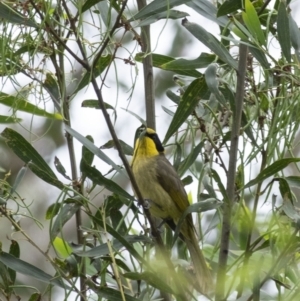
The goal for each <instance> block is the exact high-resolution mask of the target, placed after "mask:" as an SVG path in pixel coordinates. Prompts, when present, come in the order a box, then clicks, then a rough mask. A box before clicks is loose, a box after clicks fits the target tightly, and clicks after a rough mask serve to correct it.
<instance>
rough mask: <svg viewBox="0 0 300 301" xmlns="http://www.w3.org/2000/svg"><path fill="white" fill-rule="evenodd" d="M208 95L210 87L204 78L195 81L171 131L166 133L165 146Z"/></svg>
mask: <svg viewBox="0 0 300 301" xmlns="http://www.w3.org/2000/svg"><path fill="white" fill-rule="evenodd" d="M207 95H208V87H207V85H206V82H205V80H204V78H203V77H202V78H198V79H195V80H194V81H193V82H192V83H191V84H190V85H189V86H188V88H187V89H186V90H185V92H184V94H183V96H182V101H181V102H180V103H179V106H178V108H177V110H176V112H175V115H174V117H173V119H172V121H171V124H170V126H169V129H168V131H167V133H166V136H165V139H164V142H163V144H165V143H166V142H167V141H168V140H169V139H170V137H171V136H172V135H173V134H174V133H175V132H176V131H177V130H178V129H179V127H180V126H181V125H182V124H183V123H184V122H185V121H186V120H187V118H188V117H189V116H190V114H191V113H192V112H193V111H194V109H195V107H196V106H197V104H198V103H199V101H200V99H201V98H203V97H205V96H207Z"/></svg>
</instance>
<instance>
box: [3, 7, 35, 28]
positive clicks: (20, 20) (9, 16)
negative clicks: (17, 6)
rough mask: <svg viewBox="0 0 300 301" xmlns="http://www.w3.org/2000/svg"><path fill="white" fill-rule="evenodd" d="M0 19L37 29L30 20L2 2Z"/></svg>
mask: <svg viewBox="0 0 300 301" xmlns="http://www.w3.org/2000/svg"><path fill="white" fill-rule="evenodd" d="M0 18H2V19H4V20H6V21H7V22H10V23H14V24H20V25H26V26H30V27H34V28H39V25H38V24H36V23H35V22H33V21H32V20H31V19H29V18H27V17H25V16H23V15H22V14H21V13H19V12H17V11H16V10H14V9H13V8H11V7H10V6H8V5H6V4H4V3H3V2H0Z"/></svg>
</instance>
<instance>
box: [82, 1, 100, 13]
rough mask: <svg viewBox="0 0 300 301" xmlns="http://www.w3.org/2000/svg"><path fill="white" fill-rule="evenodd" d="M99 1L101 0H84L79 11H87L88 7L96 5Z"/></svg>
mask: <svg viewBox="0 0 300 301" xmlns="http://www.w3.org/2000/svg"><path fill="white" fill-rule="evenodd" d="M100 1H103V0H86V1H85V2H84V4H83V6H82V9H81V13H83V12H85V11H87V10H88V9H90V8H91V7H92V6H94V5H96V4H97V3H99V2H100Z"/></svg>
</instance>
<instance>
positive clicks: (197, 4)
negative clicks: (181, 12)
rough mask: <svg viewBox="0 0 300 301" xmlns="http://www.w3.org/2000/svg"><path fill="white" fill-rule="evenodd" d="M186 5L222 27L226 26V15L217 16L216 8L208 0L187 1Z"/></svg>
mask: <svg viewBox="0 0 300 301" xmlns="http://www.w3.org/2000/svg"><path fill="white" fill-rule="evenodd" d="M186 5H187V6H189V7H191V8H192V9H194V10H195V11H196V12H197V13H198V14H200V15H201V16H203V17H205V18H207V19H209V20H211V21H213V22H215V23H217V24H218V25H220V26H222V27H226V26H227V24H228V22H229V19H228V17H227V16H220V17H217V8H216V7H215V6H214V4H213V3H212V2H210V1H208V0H193V1H188V2H187V3H186Z"/></svg>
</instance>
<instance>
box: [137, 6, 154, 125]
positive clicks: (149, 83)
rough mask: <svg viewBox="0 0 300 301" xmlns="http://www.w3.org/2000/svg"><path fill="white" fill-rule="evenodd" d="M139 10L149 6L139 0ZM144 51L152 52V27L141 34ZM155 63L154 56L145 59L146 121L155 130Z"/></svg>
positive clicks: (143, 29)
mask: <svg viewBox="0 0 300 301" xmlns="http://www.w3.org/2000/svg"><path fill="white" fill-rule="evenodd" d="M137 4H138V9H139V10H141V9H142V8H143V7H144V6H146V5H147V2H146V0H137ZM141 41H142V51H143V52H144V53H150V52H151V36H150V26H149V25H148V26H143V27H142V33H141ZM152 65H153V63H152V54H151V53H150V54H147V56H146V57H145V58H144V59H143V69H144V90H145V106H146V120H147V126H148V127H150V128H152V129H154V130H155V128H156V124H155V97H154V80H153V66H152Z"/></svg>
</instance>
